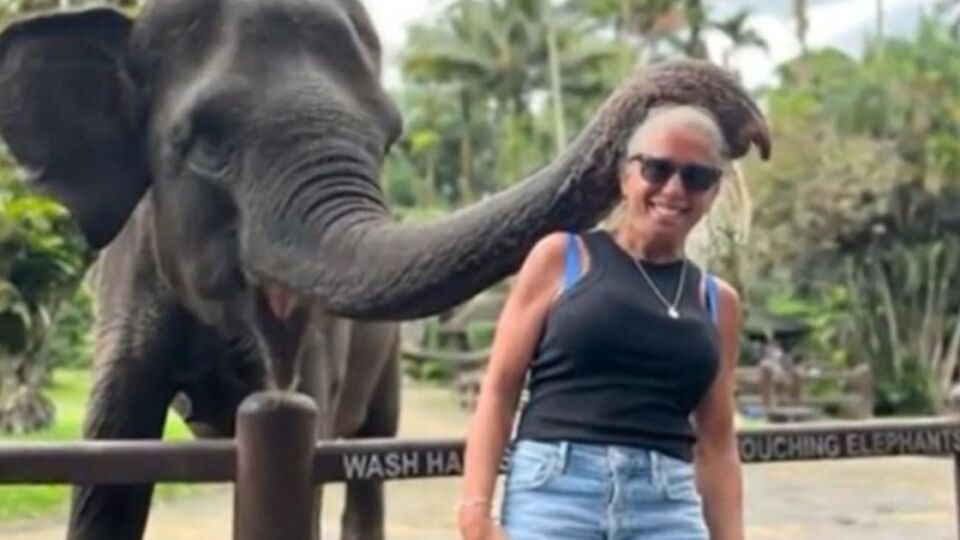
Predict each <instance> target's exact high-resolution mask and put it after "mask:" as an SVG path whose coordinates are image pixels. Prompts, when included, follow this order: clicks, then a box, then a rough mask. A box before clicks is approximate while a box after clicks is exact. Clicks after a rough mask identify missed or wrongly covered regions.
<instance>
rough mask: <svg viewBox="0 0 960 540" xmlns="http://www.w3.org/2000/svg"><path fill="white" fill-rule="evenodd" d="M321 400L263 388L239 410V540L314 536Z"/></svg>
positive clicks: (236, 525) (295, 539) (236, 527)
mask: <svg viewBox="0 0 960 540" xmlns="http://www.w3.org/2000/svg"><path fill="white" fill-rule="evenodd" d="M316 417H317V407H316V404H315V403H314V402H313V400H311V399H310V398H309V397H307V396H305V395H303V394H296V393H293V392H279V391H270V392H259V393H255V394H253V395H251V396H249V397H248V398H247V399H246V400H244V402H243V403H242V404H241V405H240V410H239V411H238V412H237V481H236V487H235V491H234V518H233V527H234V530H233V538H234V540H270V539H275V538H283V539H284V540H313V539H314V538H318V537H319V534H318V531H319V518H318V517H317V516H316V515H315V513H314V498H315V496H316V493H317V490H316V488H315V486H314V484H313V467H314V465H313V461H314V456H313V455H314V448H315V446H316V442H317V437H316V432H317V430H316Z"/></svg>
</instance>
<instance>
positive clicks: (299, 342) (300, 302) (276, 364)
mask: <svg viewBox="0 0 960 540" xmlns="http://www.w3.org/2000/svg"><path fill="white" fill-rule="evenodd" d="M252 311H253V316H252V317H251V323H252V330H253V333H254V335H255V336H256V337H257V343H258V346H259V348H260V353H261V355H262V356H263V358H264V359H265V361H266V365H267V371H268V376H269V378H268V384H269V385H270V386H271V387H273V388H277V389H282V390H292V389H293V388H294V387H295V386H296V385H297V383H298V382H299V381H298V378H297V373H298V371H299V369H298V365H297V364H298V362H299V359H300V356H301V354H300V353H301V349H302V347H303V342H304V334H305V331H306V328H307V324H308V322H309V320H310V314H311V308H310V304H309V302H307V301H306V299H305V298H303V297H300V296H297V295H295V294H294V293H293V292H291V291H290V290H289V289H286V288H284V287H281V286H278V285H272V284H270V285H261V286H259V287H257V288H256V289H255V292H254V295H253V310H252Z"/></svg>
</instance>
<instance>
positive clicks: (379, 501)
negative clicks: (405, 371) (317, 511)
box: [341, 358, 400, 540]
mask: <svg viewBox="0 0 960 540" xmlns="http://www.w3.org/2000/svg"><path fill="white" fill-rule="evenodd" d="M399 411H400V366H399V362H398V361H396V360H394V359H393V358H391V359H390V360H388V361H387V364H386V365H385V366H384V367H383V370H382V374H381V375H380V381H379V382H378V383H377V388H376V389H375V390H374V393H373V396H372V401H371V403H370V406H369V409H368V412H367V417H366V418H365V420H364V423H363V425H362V427H361V428H360V431H359V432H358V433H357V434H356V437H358V438H364V437H371V438H380V437H384V438H385V437H394V436H395V435H396V434H397V427H398V423H399V419H400V414H399ZM342 531H343V532H342V535H341V540H383V538H384V493H383V482H382V481H380V480H361V481H353V482H348V483H347V485H346V494H345V502H344V511H343V519H342Z"/></svg>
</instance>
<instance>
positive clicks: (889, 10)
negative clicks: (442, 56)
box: [364, 0, 936, 88]
mask: <svg viewBox="0 0 960 540" xmlns="http://www.w3.org/2000/svg"><path fill="white" fill-rule="evenodd" d="M808 2H809V5H810V8H809V15H808V16H809V19H810V27H809V31H808V36H807V41H808V43H809V45H810V46H811V47H818V46H824V45H832V46H835V47H839V48H840V49H842V50H844V51H847V52H848V53H850V54H854V55H856V54H859V52H860V51H861V49H862V44H863V42H864V39H865V37H866V36H867V35H868V34H869V33H871V32H873V31H874V29H875V28H876V20H877V12H876V5H877V3H876V0H808ZM935 3H936V1H935V0H883V7H884V15H885V16H884V20H885V26H886V28H885V31H886V32H887V33H888V34H901V35H902V34H909V33H910V32H911V31H912V30H913V29H914V28H915V26H916V23H917V20H918V18H919V17H918V16H919V13H920V12H921V10H923V9H930V8H931V7H932V6H933V5H934V4H935ZM364 4H365V5H366V6H367V10H368V11H369V12H370V15H371V17H372V19H373V22H374V25H375V26H376V27H377V31H378V32H379V34H380V38H381V40H382V41H383V47H384V55H385V61H386V63H387V65H386V73H385V77H384V78H385V82H386V83H387V84H388V85H391V86H392V85H393V84H395V83H396V81H397V80H398V77H399V74H398V72H397V69H396V66H395V65H394V64H393V62H392V60H393V57H394V55H396V53H397V52H398V51H399V50H400V47H401V46H402V45H403V42H404V40H405V38H406V32H407V26H408V25H409V24H411V23H413V22H416V21H418V20H421V19H424V18H426V17H430V16H431V15H434V14H435V13H436V12H437V10H438V9H440V6H442V5H444V4H446V2H441V1H439V0H364ZM791 4H792V1H791V0H708V5H709V6H710V9H711V12H712V14H713V15H714V16H715V17H716V18H723V17H725V16H729V15H731V14H733V13H736V12H737V11H738V10H739V9H741V8H744V7H746V8H750V9H751V11H752V12H753V13H754V15H753V16H752V17H751V20H750V24H751V26H752V27H753V28H755V29H756V30H757V32H758V33H759V34H760V35H761V36H763V37H764V39H766V40H767V42H768V44H769V46H770V49H769V52H766V53H765V52H761V51H755V50H743V51H741V52H739V53H738V54H736V55H735V56H734V58H733V60H734V63H735V67H737V69H738V70H739V71H740V73H741V74H742V76H743V81H744V84H746V85H747V87H751V88H752V87H756V86H759V85H766V84H771V83H772V82H774V79H773V73H774V68H775V66H776V65H777V64H779V63H781V62H783V61H785V60H788V59H790V58H792V57H793V56H795V55H796V54H798V53H799V51H800V46H799V43H798V42H797V40H796V31H795V29H794V26H793V22H792V20H791V12H792V8H791ZM708 45H709V46H710V48H711V51H713V52H714V53H715V55H716V58H715V59H716V60H718V61H719V58H720V56H719V54H720V51H722V50H723V48H724V47H725V43H724V42H723V40H722V39H721V38H711V39H709V40H708Z"/></svg>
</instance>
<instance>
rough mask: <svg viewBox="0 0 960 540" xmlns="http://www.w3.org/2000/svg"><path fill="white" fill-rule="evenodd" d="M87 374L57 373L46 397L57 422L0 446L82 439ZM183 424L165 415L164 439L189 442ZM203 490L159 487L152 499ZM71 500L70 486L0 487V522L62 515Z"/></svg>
mask: <svg viewBox="0 0 960 540" xmlns="http://www.w3.org/2000/svg"><path fill="white" fill-rule="evenodd" d="M89 377H90V374H89V372H87V371H81V370H59V371H57V372H56V373H54V376H53V385H52V386H51V387H50V388H49V389H48V390H47V392H46V395H47V396H49V397H50V399H51V400H53V402H54V403H55V404H56V419H55V421H54V424H53V426H51V427H50V429H48V430H44V431H42V432H38V433H30V434H28V435H0V445H2V444H4V443H11V442H35V441H75V440H79V439H81V438H82V437H81V433H82V426H83V416H84V409H85V406H86V400H87V392H88V390H89V387H90V381H89ZM190 438H191V435H190V432H189V430H188V429H187V427H186V425H184V423H183V422H181V421H180V417H179V416H177V415H176V414H175V413H172V412H171V413H170V414H168V415H167V423H166V426H165V429H164V439H167V440H188V439H190ZM202 489H204V488H203V487H199V486H196V485H187V484H160V485H158V486H157V487H156V489H155V491H154V494H155V495H154V498H155V499H170V498H173V497H177V496H182V495H185V494H190V493H196V492H198V491H200V490H202ZM69 498H70V486H66V485H40V486H2V487H0V521H8V520H19V519H33V518H42V517H46V516H49V515H54V514H57V513H62V512H64V511H65V509H66V505H67V503H68V501H69Z"/></svg>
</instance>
